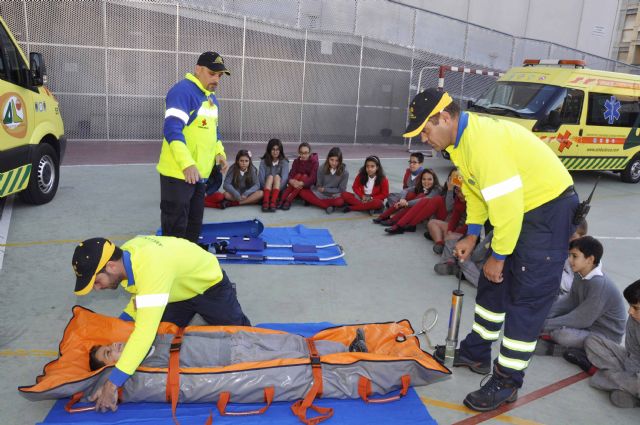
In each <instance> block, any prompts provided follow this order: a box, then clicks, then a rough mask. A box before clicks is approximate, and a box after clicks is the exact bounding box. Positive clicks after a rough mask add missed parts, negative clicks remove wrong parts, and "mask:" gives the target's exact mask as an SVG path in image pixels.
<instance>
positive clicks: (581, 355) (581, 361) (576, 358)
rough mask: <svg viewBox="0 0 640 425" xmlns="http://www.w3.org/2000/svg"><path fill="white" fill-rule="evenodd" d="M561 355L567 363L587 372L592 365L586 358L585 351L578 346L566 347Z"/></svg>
mask: <svg viewBox="0 0 640 425" xmlns="http://www.w3.org/2000/svg"><path fill="white" fill-rule="evenodd" d="M562 357H563V358H564V359H565V360H566V361H568V362H569V363H573V364H574V365H577V366H578V367H579V368H580V369H582V370H584V371H585V372H587V373H589V370H590V369H591V368H592V367H593V365H592V364H591V362H590V361H589V359H588V358H587V353H586V352H585V351H584V350H581V349H580V348H567V350H566V351H565V352H564V354H563V355H562Z"/></svg>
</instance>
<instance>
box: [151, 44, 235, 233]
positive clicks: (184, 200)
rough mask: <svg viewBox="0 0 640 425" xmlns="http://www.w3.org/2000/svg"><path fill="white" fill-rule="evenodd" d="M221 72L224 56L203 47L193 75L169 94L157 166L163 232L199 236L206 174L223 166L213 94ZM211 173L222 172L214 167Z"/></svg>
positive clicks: (179, 83)
mask: <svg viewBox="0 0 640 425" xmlns="http://www.w3.org/2000/svg"><path fill="white" fill-rule="evenodd" d="M222 74H227V75H230V74H229V71H227V68H226V67H225V64H224V60H223V59H222V56H220V55H219V54H217V53H215V52H205V53H203V54H201V55H200V57H199V58H198V63H197V65H196V69H195V72H194V74H187V75H186V76H185V79H184V80H182V81H180V82H178V83H177V84H175V85H174V86H173V87H171V89H170V90H169V92H168V93H167V98H166V101H165V104H166V111H165V114H164V129H163V133H164V140H163V141H162V150H161V152H160V160H159V161H158V166H157V167H156V168H157V170H158V173H160V222H161V225H162V234H163V235H165V236H176V237H179V238H185V239H188V240H190V241H191V242H197V241H198V237H199V236H200V230H201V228H202V217H203V214H204V197H205V192H206V182H207V179H208V178H209V176H210V174H211V173H212V168H213V166H214V164H216V162H217V163H219V164H220V168H221V171H222V172H225V171H226V168H227V161H226V155H225V152H224V147H223V146H222V142H221V141H220V134H219V133H218V117H219V113H220V112H219V111H220V107H219V104H218V100H217V98H216V95H215V90H216V88H217V87H218V84H219V82H220V78H222ZM214 172H217V173H219V172H220V171H218V169H217V168H216V170H215V171H214Z"/></svg>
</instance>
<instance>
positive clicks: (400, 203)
mask: <svg viewBox="0 0 640 425" xmlns="http://www.w3.org/2000/svg"><path fill="white" fill-rule="evenodd" d="M396 205H397V208H406V207H408V206H409V203H408V202H407V200H406V199H400V200H399V201H398V202H397V203H396Z"/></svg>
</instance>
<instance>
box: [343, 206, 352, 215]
mask: <svg viewBox="0 0 640 425" xmlns="http://www.w3.org/2000/svg"><path fill="white" fill-rule="evenodd" d="M342 212H343V213H348V212H351V207H350V206H349V205H347V206H345V207H344V208H342Z"/></svg>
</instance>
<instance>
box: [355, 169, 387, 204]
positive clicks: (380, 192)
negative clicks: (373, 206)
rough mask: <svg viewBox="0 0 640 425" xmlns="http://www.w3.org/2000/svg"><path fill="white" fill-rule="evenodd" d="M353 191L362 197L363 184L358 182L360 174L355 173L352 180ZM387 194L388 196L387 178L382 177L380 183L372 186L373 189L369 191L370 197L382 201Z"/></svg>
mask: <svg viewBox="0 0 640 425" xmlns="http://www.w3.org/2000/svg"><path fill="white" fill-rule="evenodd" d="M352 189H353V193H355V194H356V195H358V196H359V197H361V198H364V196H365V195H364V185H363V184H362V183H360V175H357V176H356V178H355V180H353V186H352ZM387 196H389V180H387V178H386V177H385V178H383V179H382V181H381V182H380V184H377V185H375V186H373V191H372V192H371V198H373V199H379V200H381V201H384V200H385V199H386V198H387Z"/></svg>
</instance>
